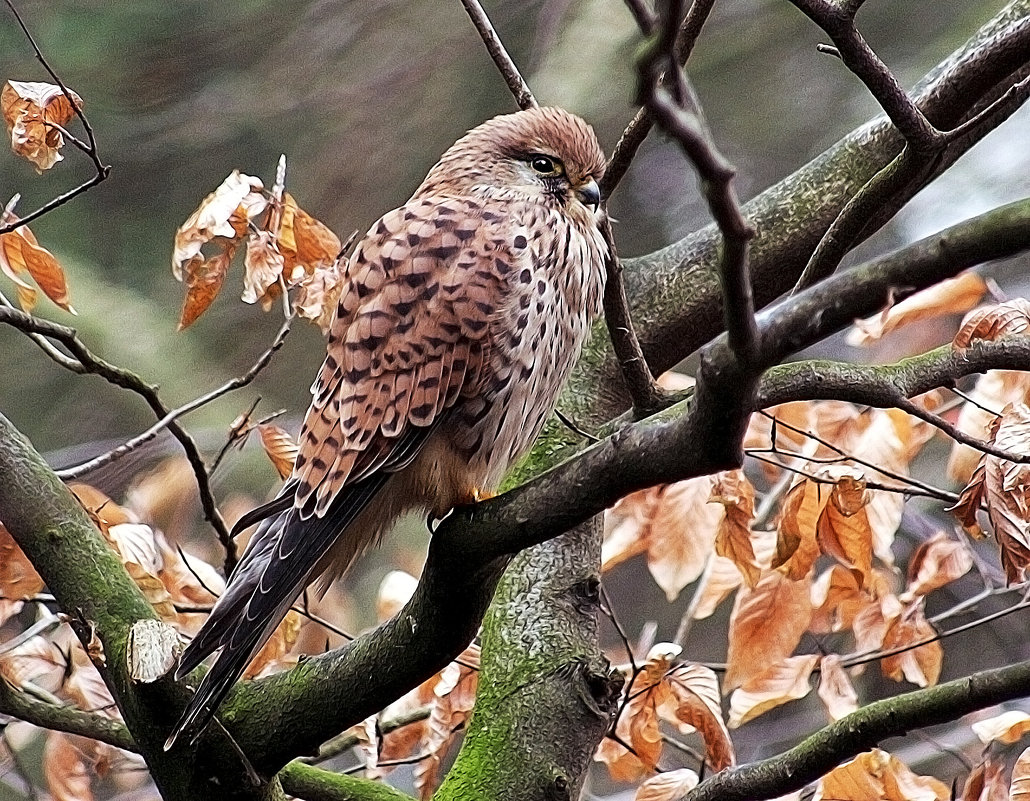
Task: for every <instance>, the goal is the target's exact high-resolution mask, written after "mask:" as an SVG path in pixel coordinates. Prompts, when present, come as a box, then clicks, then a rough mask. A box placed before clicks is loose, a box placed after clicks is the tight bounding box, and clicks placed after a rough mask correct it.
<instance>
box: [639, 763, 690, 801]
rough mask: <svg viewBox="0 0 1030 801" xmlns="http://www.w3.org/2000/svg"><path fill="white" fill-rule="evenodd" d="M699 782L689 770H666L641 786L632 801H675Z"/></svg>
mask: <svg viewBox="0 0 1030 801" xmlns="http://www.w3.org/2000/svg"><path fill="white" fill-rule="evenodd" d="M700 780H701V779H700V777H699V776H698V775H697V773H695V772H694V771H692V770H691V769H690V768H677V769H676V770H668V771H666V772H665V773H659V774H658V775H657V776H652V777H651V778H650V779H648V780H647V781H645V782H644V783H643V784H641V785H640V787H638V788H637V792H636V794H635V795H634V796H633V801H676V799H678V798H682V797H683V796H685V795H686V794H687V793H689V792H690V791H691V790H693V789H694V788H695V787H697V784H698V782H699V781H700Z"/></svg>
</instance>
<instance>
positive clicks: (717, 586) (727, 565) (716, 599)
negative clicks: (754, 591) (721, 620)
mask: <svg viewBox="0 0 1030 801" xmlns="http://www.w3.org/2000/svg"><path fill="white" fill-rule="evenodd" d="M743 579H744V577H743V576H742V575H741V572H740V570H738V569H737V566H736V565H735V564H733V562H731V561H730V560H729V559H727V558H726V557H724V556H718V555H714V554H713V555H712V558H711V559H710V560H709V562H708V567H707V568H705V571H704V573H702V574H701V586H700V587H699V588H698V590H697V591H698V602H697V606H696V608H695V609H694V620H704V619H705V618H706V617H709V616H710V615H711V614H712V613H713V612H714V611H715V610H716V607H718V606H719V604H721V603H722V602H723V600H725V599H726V597H727V596H728V595H729V594H730V593H731V592H733V591H734V590H735V589H737V587H739V586H740V585H741V583H742V582H743Z"/></svg>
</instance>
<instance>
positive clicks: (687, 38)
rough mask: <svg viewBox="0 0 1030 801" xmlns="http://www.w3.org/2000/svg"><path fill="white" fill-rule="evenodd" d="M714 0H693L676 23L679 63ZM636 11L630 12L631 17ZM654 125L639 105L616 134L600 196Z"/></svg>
mask: <svg viewBox="0 0 1030 801" xmlns="http://www.w3.org/2000/svg"><path fill="white" fill-rule="evenodd" d="M714 5H715V0H694V2H693V3H691V5H690V9H689V10H688V11H687V15H686V17H684V19H683V25H681V26H680V31H679V35H678V36H677V38H676V58H677V60H678V62H679V64H680V65H681V66H685V65H686V63H687V61H688V60H689V59H690V54H691V53H692V52H693V50H694V44H695V43H696V42H697V39H698V37H699V36H700V35H701V29H702V27H704V24H705V22H706V21H707V20H708V16H709V14H710V13H711V10H712V6H714ZM635 16H636V15H635V14H634V17H635ZM641 31H643V32H644V35H645V36H650V35H651V31H650V30H648V29H647V28H645V27H644V26H641ZM653 125H654V120H652V118H651V115H650V114H649V113H648V111H647V109H646V108H641V109H640V110H639V111H637V113H636V115H635V116H634V117H633V119H632V120H630V122H629V124H628V125H627V126H626V129H625V130H624V131H623V132H622V136H620V137H619V141H618V142H617V143H616V144H615V149H614V150H612V157H611V159H609V160H608V168H607V169H606V170H605V173H604V179H603V180H602V181H601V196H602V197H605V198H608V197H611V195H612V193H613V192H614V191H615V188H616V187H617V186H618V185H619V183H620V182H621V181H622V179H623V177H624V176H625V175H626V171H627V170H628V169H629V166H630V164H632V162H633V158H634V156H636V154H637V150H639V149H640V145H642V144H643V142H644V140H645V139H646V138H647V135H648V133H649V132H650V131H651V127H652V126H653Z"/></svg>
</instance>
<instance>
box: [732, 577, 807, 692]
mask: <svg viewBox="0 0 1030 801" xmlns="http://www.w3.org/2000/svg"><path fill="white" fill-rule="evenodd" d="M811 618H812V601H811V597H810V583H809V581H808V580H807V579H802V580H799V581H794V580H792V579H790V578H788V577H787V576H785V575H784V574H783V573H781V572H780V571H777V570H773V571H769V572H767V573H766V574H765V575H764V576H762V578H761V580H760V581H759V582H758V584H757V585H756V586H755V588H754V589H753V590H749V589H747V588H745V587H741V588H740V589H739V590H738V591H737V599H736V602H735V603H734V606H733V612H732V614H731V615H730V630H729V647H728V649H727V654H726V663H727V665H726V677H725V679H724V682H725V686H726V688H727V689H734V688H736V687H739V686H741V685H742V684H744V683H745V682H746V681H748V680H749V679H751V678H752V677H754V676H758V675H759V674H761V673H762V672H764V671H765V670H766V668H768V666H769V665H770V664H775V663H777V662H780V661H782V660H783V659H785V658H786V657H788V656H790V654H791V653H792V652H793V651H794V649H795V648H796V647H797V644H798V642H800V640H801V635H802V634H804V633H805V630H806V629H807V628H808V622H809V620H811ZM771 621H774V622H775V625H770V622H771Z"/></svg>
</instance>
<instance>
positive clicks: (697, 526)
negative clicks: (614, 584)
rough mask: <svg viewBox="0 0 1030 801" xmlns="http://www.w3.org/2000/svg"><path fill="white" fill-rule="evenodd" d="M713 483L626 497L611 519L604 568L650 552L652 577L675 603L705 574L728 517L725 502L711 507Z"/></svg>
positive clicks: (603, 554) (705, 480)
mask: <svg viewBox="0 0 1030 801" xmlns="http://www.w3.org/2000/svg"><path fill="white" fill-rule="evenodd" d="M713 483H714V479H713V478H712V477H711V476H702V477H700V478H694V479H690V480H689V481H681V482H678V483H676V484H669V485H664V486H660V487H654V488H652V489H649V490H644V491H642V492H636V493H633V494H632V495H630V496H627V497H626V498H623V499H622V501H620V502H619V503H618V504H617V505H616V506H615V508H614V509H612V510H611V513H610V515H609V521H610V527H609V531H608V535H607V536H606V538H605V544H604V545H603V546H602V550H601V561H602V569H607V568H610V567H612V566H614V565H616V564H618V563H619V562H621V561H623V560H624V559H627V558H629V557H630V556H632V555H634V554H636V553H640V552H642V551H644V552H646V553H647V566H648V569H649V570H650V571H651V575H652V576H653V577H654V579H655V581H656V582H657V584H658V586H659V587H661V588H662V589H663V590H664V591H665V595H666V597H667V598H668V599H669V600H670V601H674V600H675V599H676V597H677V596H678V595H679V593H680V591H681V590H682V589H683V588H684V587H685V586H687V584H689V583H690V582H692V581H694V580H695V579H696V578H697V577H698V576H700V575H701V571H702V570H704V566H705V563H706V562H707V560H708V557H709V554H710V553H711V551H712V546H713V543H714V541H715V535H716V532H717V531H718V528H719V524H720V522H721V521H722V518H723V516H724V511H723V507H722V505H721V504H718V503H709V498H710V497H711V495H712V486H713Z"/></svg>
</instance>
